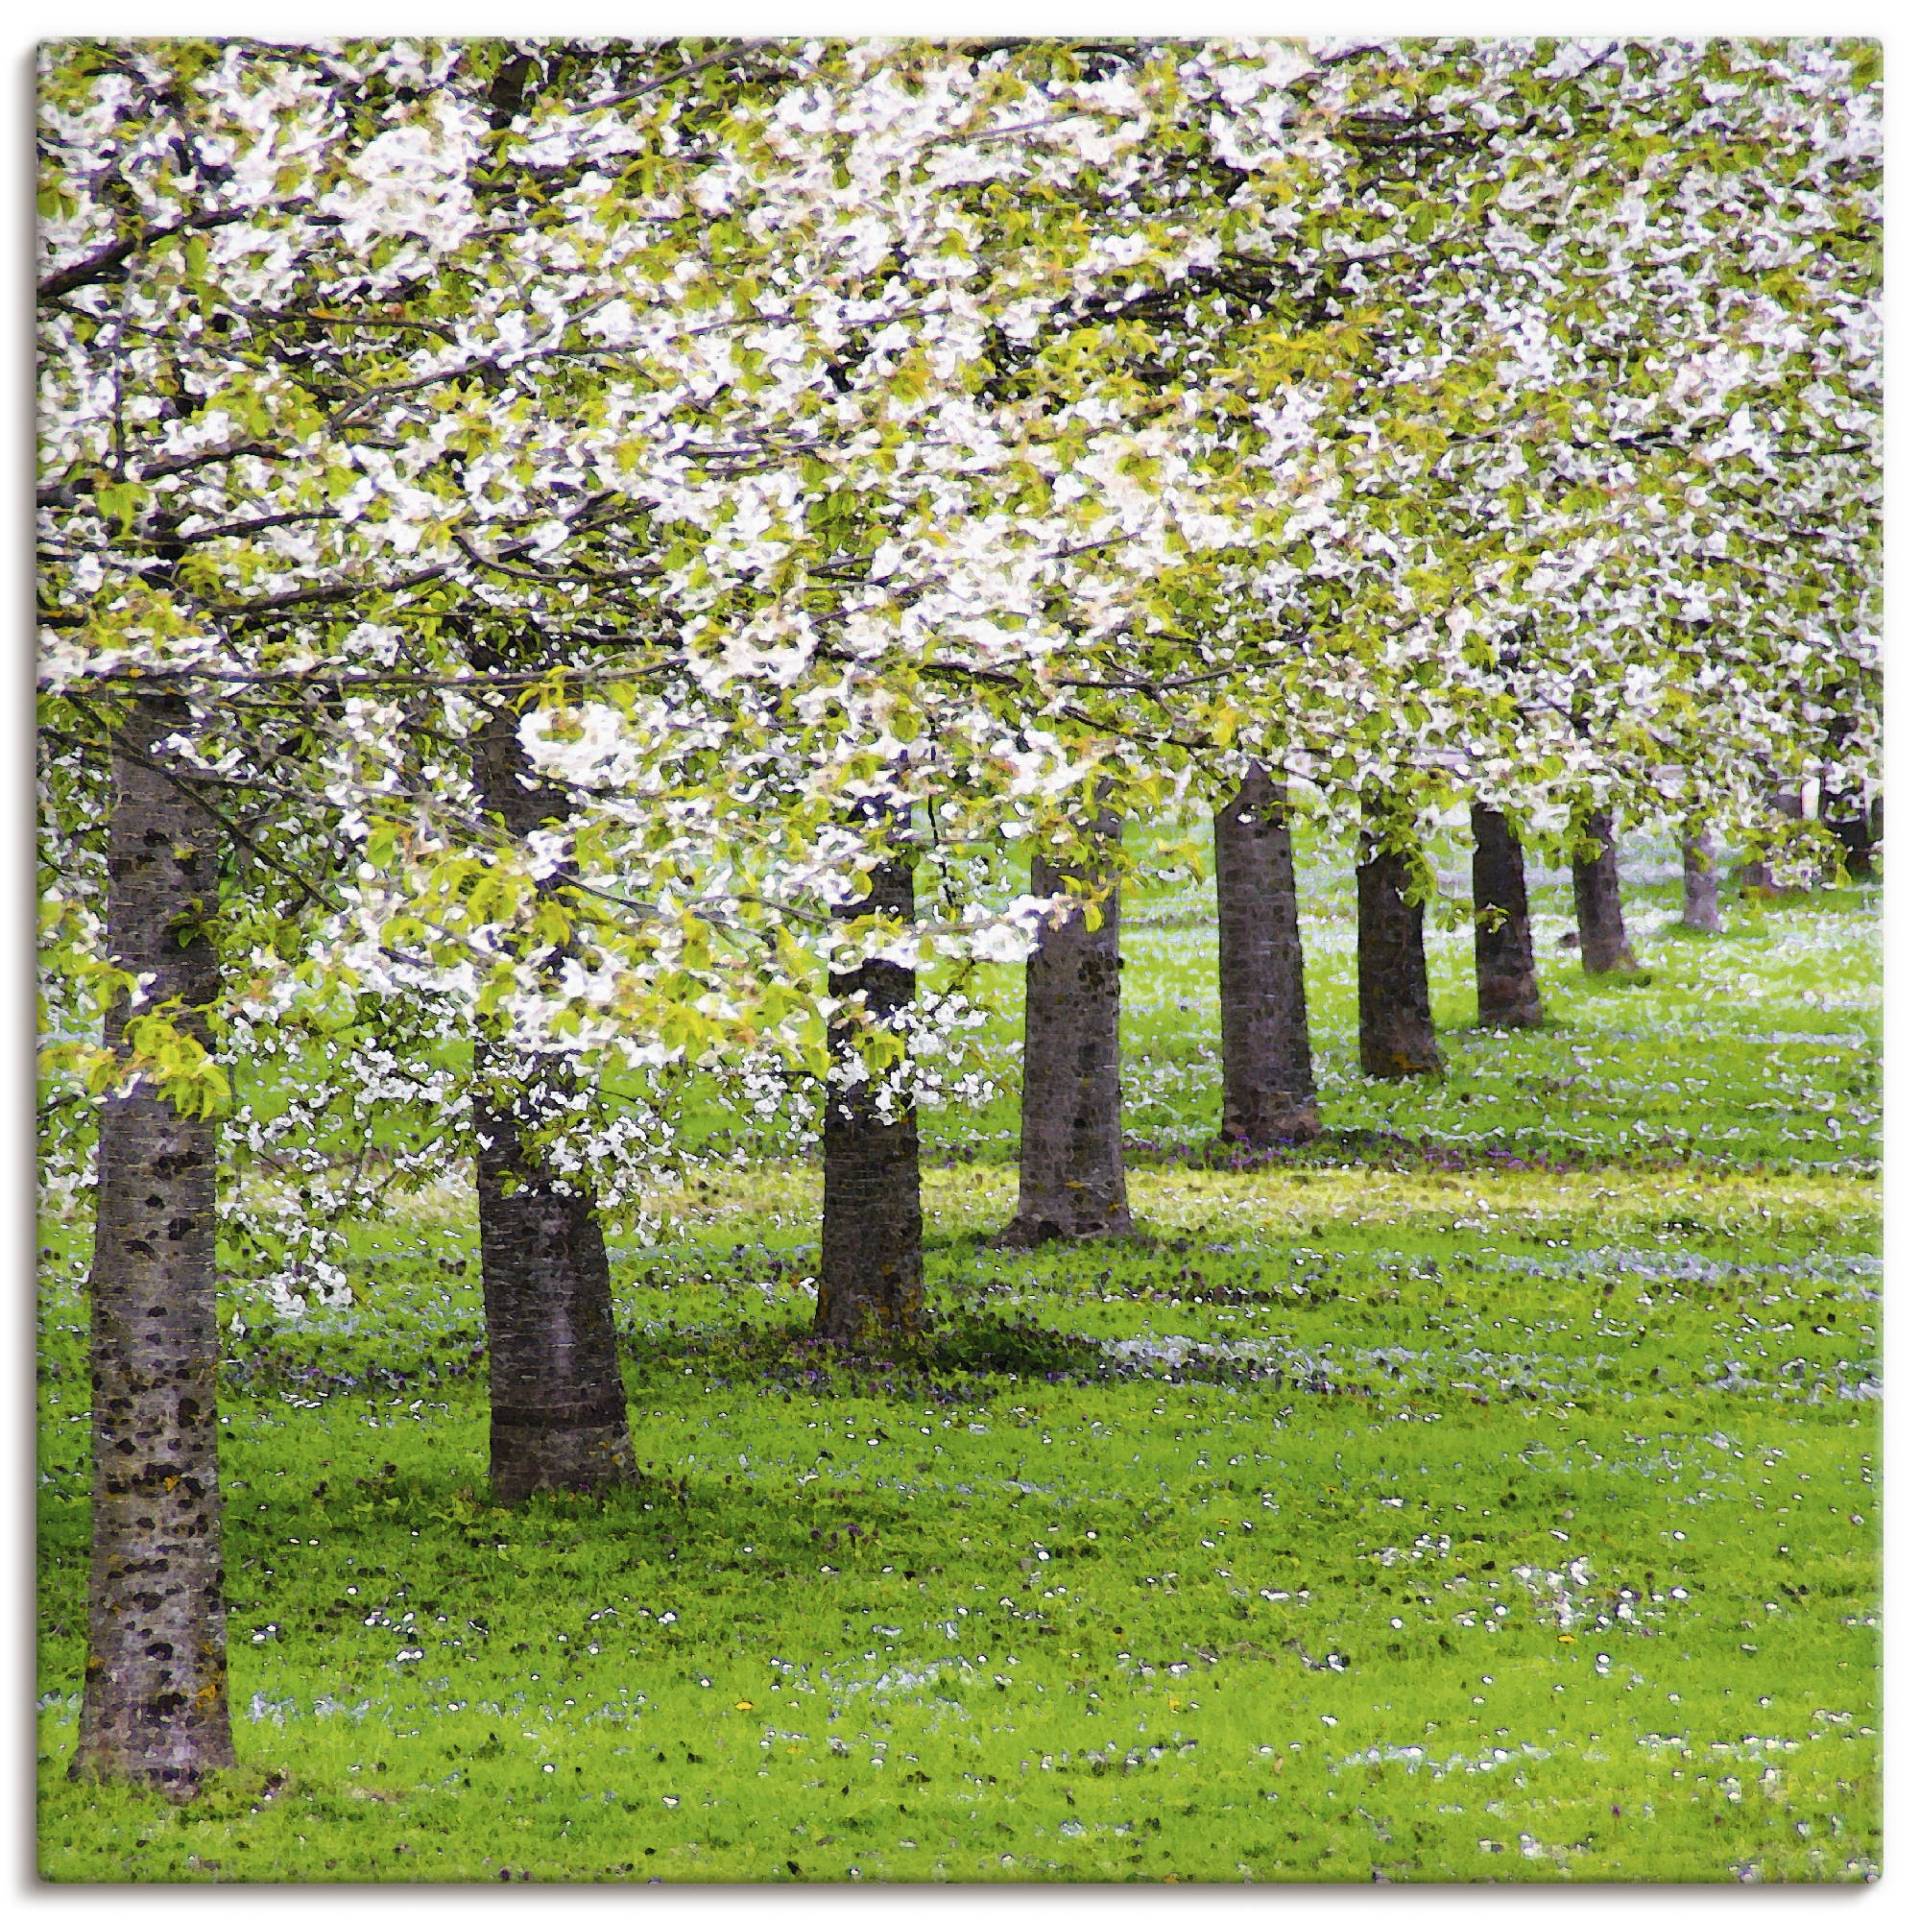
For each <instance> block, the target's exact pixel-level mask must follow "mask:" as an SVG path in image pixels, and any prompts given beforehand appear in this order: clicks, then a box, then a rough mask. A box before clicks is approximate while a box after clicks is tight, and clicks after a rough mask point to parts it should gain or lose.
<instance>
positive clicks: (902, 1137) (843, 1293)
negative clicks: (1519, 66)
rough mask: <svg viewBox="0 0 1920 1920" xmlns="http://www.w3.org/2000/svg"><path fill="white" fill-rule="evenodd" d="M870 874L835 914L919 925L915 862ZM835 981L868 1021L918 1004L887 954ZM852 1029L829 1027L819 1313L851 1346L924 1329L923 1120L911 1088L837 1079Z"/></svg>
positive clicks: (817, 1322) (851, 1056)
mask: <svg viewBox="0 0 1920 1920" xmlns="http://www.w3.org/2000/svg"><path fill="white" fill-rule="evenodd" d="M872 879H873V889H872V891H871V892H870V893H869V894H868V895H867V897H866V898H865V899H864V900H850V901H847V902H846V903H845V904H843V905H841V906H839V907H837V908H835V910H834V911H835V913H836V915H837V916H838V917H839V918H841V919H845V920H858V919H862V918H864V917H866V916H867V915H869V914H885V915H887V916H889V917H890V918H893V919H897V920H899V921H901V922H903V923H905V924H908V925H911V923H912V921H913V866H912V864H911V862H910V861H907V860H890V861H887V862H886V863H884V864H883V865H881V866H879V867H876V868H875V869H874V870H873V875H872ZM830 987H831V991H832V993H833V996H834V998H835V1000H836V1001H839V1002H842V1003H844V1002H847V1001H849V1000H854V999H858V1000H860V1001H861V1002H862V1004H863V1005H864V1007H865V1009H866V1012H867V1014H868V1016H869V1017H870V1018H872V1019H874V1020H876V1021H878V1022H880V1023H881V1024H882V1025H885V1026H895V1025H897V1024H898V1023H899V1021H900V1019H901V1017H902V1015H903V1014H904V1013H905V1012H906V1010H907V1009H908V1008H909V1007H910V1006H911V1005H912V1004H913V991H914V974H913V969H912V968H911V967H901V966H895V965H894V964H893V963H892V962H891V961H888V960H863V961H862V962H861V963H860V965H859V966H858V967H855V968H854V969H852V970H851V971H850V972H847V973H836V974H834V975H832V976H831V980H830ZM854 1031H855V1027H854V1023H853V1022H852V1021H851V1020H849V1019H848V1018H847V1017H846V1016H845V1014H844V1013H842V1014H838V1015H836V1017H835V1018H834V1020H833V1021H832V1023H831V1024H830V1025H829V1027H828V1029H827V1052H828V1058H829V1062H830V1070H829V1074H828V1085H827V1111H826V1124H825V1128H824V1132H823V1137H822V1143H821V1144H822V1150H823V1154H824V1157H825V1161H826V1182H825V1190H824V1197H823V1200H822V1204H821V1215H820V1292H819V1296H818V1299H817V1301H816V1303H815V1307H814V1315H813V1330H814V1332H815V1333H817V1334H820V1335H823V1336H824V1337H825V1338H827V1339H829V1340H838V1341H841V1342H843V1343H845V1344H848V1345H856V1344H860V1343H863V1342H868V1341H873V1340H884V1339H888V1338H896V1337H898V1336H900V1335H902V1334H913V1333H918V1332H920V1331H921V1330H922V1328H923V1327H924V1325H925V1287H924V1281H923V1277H922V1269H921V1253H920V1128H919V1121H918V1119H917V1118H916V1116H915V1114H914V1108H913V1100H912V1096H911V1094H910V1093H909V1094H905V1095H902V1096H899V1097H897V1098H895V1099H894V1100H892V1101H887V1100H883V1099H882V1097H881V1089H880V1088H879V1087H878V1086H877V1085H876V1084H875V1082H874V1081H873V1080H872V1079H871V1078H870V1077H861V1078H859V1079H856V1080H854V1081H852V1082H851V1083H849V1084H847V1085H844V1086H838V1085H836V1084H835V1079H836V1072H835V1070H836V1069H842V1068H844V1067H845V1066H846V1065H847V1064H848V1063H850V1062H852V1061H854V1060H857V1059H858V1058H859V1055H858V1052H857V1049H856V1047H855V1044H854V1038H853V1036H854Z"/></svg>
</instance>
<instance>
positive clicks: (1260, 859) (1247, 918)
mask: <svg viewBox="0 0 1920 1920" xmlns="http://www.w3.org/2000/svg"><path fill="white" fill-rule="evenodd" d="M1213 865H1214V882H1215V886H1216V888H1217V890H1218V895H1219V919H1220V1046H1221V1060H1222V1088H1221V1096H1222V1097H1221V1120H1220V1132H1221V1135H1222V1137H1223V1138H1224V1139H1228V1140H1244V1141H1246V1142H1247V1143H1248V1144H1249V1145H1252V1146H1259V1147H1269V1146H1279V1145H1284V1144H1288V1143H1292V1142H1295V1141H1300V1140H1311V1139H1312V1138H1313V1136H1314V1135H1315V1134H1317V1133H1318V1132H1319V1131H1320V1110H1319V1106H1318V1103H1317V1101H1316V1099H1315V1096H1314V1085H1313V1047H1312V1043H1311V1040H1310V1039H1309V1036H1308V1032H1307V980H1306V968H1305V964H1304V960H1303V956H1302V954H1301V950H1300V907H1299V900H1298V897H1297V894H1296V892H1295V888H1294V876H1293V835H1292V834H1291V832H1290V831H1289V830H1288V826H1287V790H1286V788H1285V786H1284V785H1282V784H1280V783H1278V782H1276V781H1275V780H1274V779H1272V777H1271V776H1270V775H1269V774H1268V773H1267V771H1266V769H1265V768H1264V767H1259V766H1254V767H1250V768H1249V769H1248V770H1247V777H1246V778H1245V779H1244V780H1243V781H1242V782H1241V783H1240V790H1239V791H1238V792H1237V793H1236V794H1235V795H1234V796H1233V798H1232V799H1231V800H1230V801H1228V803H1227V804H1226V805H1225V806H1224V807H1222V808H1221V809H1220V811H1219V812H1218V813H1217V814H1215V815H1214V819H1213Z"/></svg>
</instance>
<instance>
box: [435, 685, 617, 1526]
mask: <svg viewBox="0 0 1920 1920" xmlns="http://www.w3.org/2000/svg"><path fill="white" fill-rule="evenodd" d="M475 658H476V664H481V663H483V661H486V660H487V658H488V657H487V656H483V655H480V654H476V656H475ZM473 764H474V781H475V785H476V786H477V787H478V788H479V791H480V798H481V803H482V805H483V806H485V807H486V808H487V809H488V811H490V812H492V813H495V814H497V815H498V816H499V817H500V820H501V823H502V824H503V825H504V826H505V827H506V829H507V831H508V832H510V833H512V834H514V835H516V836H518V837H520V838H523V839H524V838H525V837H526V836H527V835H528V834H530V833H532V832H533V831H534V830H535V829H536V828H537V827H539V826H541V825H542V824H544V823H545V822H547V821H549V820H553V819H556V818H560V817H562V816H564V814H565V812H566V807H565V804H564V802H563V801H562V799H561V797H560V795H559V794H558V793H557V792H556V791H555V790H554V789H553V788H552V787H551V786H546V785H542V784H539V783H536V782H533V781H532V780H531V778H530V769H529V766H528V762H527V757H526V752H525V749H524V748H523V747H522V746H521V744H520V737H519V730H518V719H517V716H516V715H515V714H514V713H513V712H512V711H511V710H510V709H509V708H506V707H504V706H503V707H502V708H501V709H499V710H498V711H497V712H495V713H494V714H492V715H491V716H490V717H489V719H488V721H487V723H486V725H485V726H484V727H483V728H482V729H481V730H480V732H479V733H478V734H477V735H476V736H475V738H474V742H473ZM563 880H564V873H563V874H559V875H556V876H554V877H553V878H552V879H551V880H549V881H548V882H547V883H546V884H547V885H549V886H559V885H560V884H561V883H562V881H563ZM474 1059H475V1066H476V1068H477V1069H478V1070H479V1072H480V1074H481V1077H482V1079H483V1081H485V1082H488V1083H491V1084H494V1085H506V1084H510V1085H512V1086H514V1087H515V1088H516V1089H517V1092H516V1095H515V1097H514V1099H513V1100H512V1102H511V1103H510V1104H509V1103H507V1102H505V1101H504V1100H502V1101H498V1102H496V1104H494V1105H493V1106H491V1107H489V1108H487V1109H485V1110H483V1111H482V1112H481V1113H479V1114H478V1115H477V1116H476V1123H477V1130H478V1133H479V1136H480V1151H479V1158H478V1167H477V1176H478V1186H479V1198H480V1276H481V1288H482V1292H483V1294H484V1296H485V1301H486V1317H487V1372H488V1394H489V1399H490V1402H491V1420H490V1423H489V1439H488V1453H489V1463H490V1466H489V1473H490V1479H491V1484H492V1493H493V1499H494V1501H495V1502H496V1504H498V1505H501V1506H512V1505H515V1504H517V1503H518V1502H520V1501H522V1500H524V1499H526V1498H527V1496H528V1495H529V1494H533V1493H540V1492H555V1493H597V1492H601V1491H603V1490H604V1489H606V1488H608V1487H612V1486H618V1485H620V1484H621V1483H623V1482H626V1481H630V1480H631V1479H633V1477H634V1459H633V1442H632V1439H631V1438H630V1436H629V1433H628V1428H627V1398H626V1389H625V1387H624V1385H623V1384H622V1381H621V1378H620V1353H619V1347H618V1344H617V1342H616V1340H615V1337H614V1325H613V1287H612V1282H611V1278H610V1276H609V1274H608V1270H607V1249H606V1242H605V1239H604V1238H603V1236H602V1234H601V1230H600V1217H599V1213H598V1211H597V1210H596V1208H595V1205H594V1201H593V1197H592V1195H591V1194H590V1193H588V1192H585V1191H578V1192H569V1191H567V1190H565V1187H564V1184H563V1183H562V1182H561V1181H559V1180H558V1179H556V1177H555V1176H554V1174H553V1172H552V1171H551V1169H549V1168H548V1167H547V1166H546V1165H545V1164H544V1163H543V1162H542V1159H541V1156H540V1154H539V1152H538V1150H537V1148H536V1147H535V1146H534V1144H533V1142H532V1139H531V1135H532V1133H533V1131H534V1129H536V1128H537V1127H538V1126H539V1124H540V1123H541V1121H542V1120H543V1118H547V1117H550V1116H551V1115H552V1114H553V1112H554V1111H555V1110H556V1108H557V1105H558V1104H559V1103H560V1102H562V1101H564V1100H565V1098H566V1097H567V1094H568V1091H569V1084H570V1083H569V1078H568V1069H567V1068H566V1066H565V1064H564V1063H563V1062H560V1061H557V1060H551V1059H544V1058H540V1057H538V1056H534V1055H530V1054H527V1053H525V1052H523V1051H519V1050H516V1049H511V1048H508V1047H507V1046H505V1045H504V1044H502V1043H501V1042H499V1041H498V1040H495V1039H493V1038H490V1037H487V1036H482V1037H481V1038H480V1039H478V1040H477V1041H476V1042H475V1046H474Z"/></svg>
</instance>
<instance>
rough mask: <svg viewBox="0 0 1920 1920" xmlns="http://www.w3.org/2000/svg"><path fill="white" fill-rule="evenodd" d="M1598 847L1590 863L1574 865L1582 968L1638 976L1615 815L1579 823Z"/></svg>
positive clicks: (1595, 816)
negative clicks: (1626, 912)
mask: <svg viewBox="0 0 1920 1920" xmlns="http://www.w3.org/2000/svg"><path fill="white" fill-rule="evenodd" d="M1579 826H1580V830H1581V832H1582V833H1583V834H1584V835H1585V837H1586V838H1587V839H1588V840H1590V841H1592V842H1593V843H1594V845H1595V849H1596V850H1595V852H1594V854H1593V856H1592V857H1591V858H1590V859H1584V860H1583V859H1578V858H1576V859H1575V860H1574V862H1573V911H1574V917H1575V919H1576V920H1577V921H1578V922H1579V924H1580V964H1581V965H1582V966H1583V967H1584V968H1585V969H1586V970H1587V972H1589V973H1637V972H1638V971H1639V968H1640V963H1639V961H1637V960H1636V959H1635V958H1634V957H1633V948H1632V947H1631V946H1629V945H1628V943H1627V923H1626V920H1625V918H1624V916H1623V915H1622V913H1621V911H1620V865H1619V861H1618V860H1617V858H1616V857H1615V853H1614V845H1613V815H1612V814H1611V813H1590V814H1588V815H1587V816H1586V818H1585V819H1584V820H1583V821H1581V822H1580V823H1579Z"/></svg>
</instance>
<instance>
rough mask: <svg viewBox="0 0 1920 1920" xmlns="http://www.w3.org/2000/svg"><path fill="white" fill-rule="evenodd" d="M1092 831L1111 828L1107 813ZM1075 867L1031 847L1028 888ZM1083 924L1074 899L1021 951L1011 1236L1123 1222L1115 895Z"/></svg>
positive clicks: (1046, 889) (1033, 1237)
mask: <svg viewBox="0 0 1920 1920" xmlns="http://www.w3.org/2000/svg"><path fill="white" fill-rule="evenodd" d="M1098 831H1099V832H1101V833H1103V834H1112V835H1117V834H1118V832H1119V828H1118V826H1117V824H1115V823H1113V822H1112V821H1102V823H1101V825H1100V827H1099V829H1098ZM1078 877H1084V876H1081V875H1080V874H1079V873H1078V870H1076V869H1065V868H1056V867H1054V866H1053V865H1052V864H1051V863H1050V862H1048V861H1047V860H1046V859H1044V858H1041V857H1039V856H1036V857H1035V859H1034V862H1033V879H1032V888H1033V891H1034V892H1035V893H1036V894H1052V893H1057V892H1059V891H1060V889H1061V884H1062V882H1063V881H1065V880H1066V879H1068V878H1078ZM1099 916H1100V924H1099V926H1098V928H1097V929H1095V930H1094V931H1092V932H1089V931H1088V928H1087V918H1086V914H1085V912H1084V910H1083V909H1081V908H1080V907H1078V906H1076V907H1075V908H1074V909H1073V910H1072V912H1070V913H1069V914H1068V915H1067V917H1066V918H1065V920H1064V921H1062V922H1061V923H1060V924H1059V925H1057V926H1056V925H1051V924H1049V925H1047V926H1045V927H1044V928H1043V929H1042V930H1041V934H1040V944H1039V946H1038V947H1037V948H1036V949H1035V951H1034V952H1033V953H1032V954H1031V955H1029V956H1028V959H1027V1012H1026V1033H1025V1040H1024V1046H1023V1051H1022V1078H1021V1086H1020V1210H1019V1212H1018V1213H1017V1214H1016V1215H1015V1217H1014V1220H1013V1224H1012V1225H1011V1226H1010V1227H1009V1228H1008V1229H1007V1234H1006V1237H1007V1239H1008V1240H1009V1241H1010V1242H1012V1243H1014V1244H1016V1245H1031V1244H1032V1243H1034V1242H1036V1241H1040V1240H1052V1239H1068V1240H1082V1239H1089V1238H1092V1237H1094V1236H1096V1235H1101V1234H1124V1233H1130V1232H1131V1231H1132V1230H1133V1218H1132V1215H1131V1214H1130V1213H1129V1212H1128V1211H1127V1174H1126V1168H1125V1166H1124V1164H1123V1163H1122V1160H1121V1154H1120V895H1119V889H1118V887H1117V886H1114V887H1110V888H1109V889H1108V891H1107V894H1106V896H1105V898H1104V899H1102V900H1101V901H1100V903H1099Z"/></svg>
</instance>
